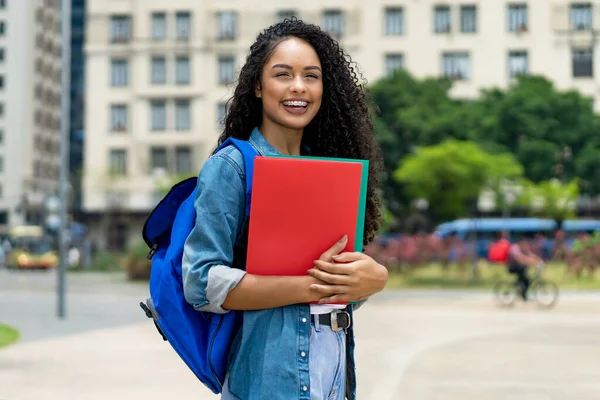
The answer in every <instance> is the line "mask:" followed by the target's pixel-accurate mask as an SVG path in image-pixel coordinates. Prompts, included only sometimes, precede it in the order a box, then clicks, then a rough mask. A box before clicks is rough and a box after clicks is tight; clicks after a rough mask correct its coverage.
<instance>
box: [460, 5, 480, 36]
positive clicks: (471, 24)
mask: <svg viewBox="0 0 600 400" xmlns="http://www.w3.org/2000/svg"><path fill="white" fill-rule="evenodd" d="M460 31H461V32H462V33H475V32H477V7H476V6H460Z"/></svg>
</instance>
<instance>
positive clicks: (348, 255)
mask: <svg viewBox="0 0 600 400" xmlns="http://www.w3.org/2000/svg"><path fill="white" fill-rule="evenodd" d="M365 257H368V256H366V255H364V254H363V253H359V252H353V253H352V252H345V253H341V254H337V255H335V256H333V257H332V258H333V259H334V260H335V261H336V262H342V263H350V262H353V261H358V260H364V259H365Z"/></svg>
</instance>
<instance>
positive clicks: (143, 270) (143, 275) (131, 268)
mask: <svg viewBox="0 0 600 400" xmlns="http://www.w3.org/2000/svg"><path fill="white" fill-rule="evenodd" d="M149 251H150V250H149V249H148V246H147V245H146V243H145V242H144V241H143V240H136V241H135V242H133V243H132V244H131V245H130V246H129V248H128V250H127V256H126V259H125V271H126V272H127V278H128V279H130V280H148V279H150V268H151V267H152V262H151V261H150V260H148V258H147V256H148V253H149Z"/></svg>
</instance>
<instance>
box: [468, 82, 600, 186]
mask: <svg viewBox="0 0 600 400" xmlns="http://www.w3.org/2000/svg"><path fill="white" fill-rule="evenodd" d="M474 106H475V107H477V108H479V109H480V111H479V112H478V113H477V114H478V115H480V116H481V118H482V121H481V122H480V123H479V124H478V125H477V129H476V130H475V132H476V134H477V137H476V138H474V139H475V140H476V141H478V142H479V141H488V142H493V143H495V144H497V145H498V146H501V147H502V148H504V149H508V150H509V151H511V152H513V153H514V154H515V155H516V157H517V159H518V161H519V162H520V163H521V164H522V165H523V167H524V168H525V176H526V177H527V178H529V179H530V180H532V181H534V182H540V181H544V180H549V179H551V178H554V177H556V178H560V179H561V180H570V179H572V178H573V177H575V176H577V175H579V176H580V177H581V178H582V179H584V180H585V181H586V182H587V181H591V180H592V177H593V175H590V173H591V172H592V171H593V169H594V168H595V167H590V165H589V163H585V166H584V165H580V166H579V167H578V165H577V163H576V162H575V160H577V159H578V158H579V155H580V153H581V152H582V151H583V150H584V149H585V148H586V146H587V145H588V143H590V141H596V140H597V139H596V137H597V131H598V127H599V123H598V122H599V120H598V117H597V116H596V115H595V114H594V111H593V107H592V100H591V99H589V98H586V97H584V96H582V95H581V94H579V93H578V92H576V91H562V92H561V91H558V90H556V88H555V87H554V85H553V84H552V82H551V81H549V80H547V79H546V78H543V77H540V76H520V77H519V78H518V79H517V82H516V83H515V84H514V85H512V86H511V87H510V88H508V89H507V90H506V91H501V90H499V89H492V90H484V91H482V92H481V98H480V99H479V101H478V102H477V103H476V104H475V105H474ZM596 149H597V150H600V147H599V146H597V147H596ZM588 152H589V150H588ZM590 169H591V170H590ZM582 173H583V174H585V175H581V174H582ZM599 189H600V188H599V187H595V186H594V185H591V186H589V190H592V191H594V192H595V193H599V192H600V190H599ZM586 190H587V188H586Z"/></svg>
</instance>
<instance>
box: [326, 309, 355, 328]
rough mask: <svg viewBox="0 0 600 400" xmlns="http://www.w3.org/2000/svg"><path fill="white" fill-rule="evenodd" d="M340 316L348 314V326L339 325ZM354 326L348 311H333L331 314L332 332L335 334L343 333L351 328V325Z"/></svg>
mask: <svg viewBox="0 0 600 400" xmlns="http://www.w3.org/2000/svg"><path fill="white" fill-rule="evenodd" d="M339 314H346V317H348V325H347V326H339V325H338V315H339ZM351 324H352V322H351V319H350V313H349V312H348V311H346V310H341V311H340V310H333V311H332V312H331V330H332V331H334V332H340V331H343V330H345V329H348V328H350V325H351Z"/></svg>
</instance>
